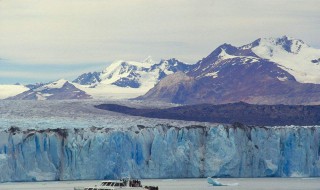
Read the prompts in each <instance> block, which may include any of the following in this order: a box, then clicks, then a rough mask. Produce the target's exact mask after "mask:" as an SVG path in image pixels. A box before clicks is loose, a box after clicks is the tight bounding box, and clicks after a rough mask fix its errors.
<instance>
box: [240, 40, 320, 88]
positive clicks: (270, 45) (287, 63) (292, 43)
mask: <svg viewBox="0 0 320 190" xmlns="http://www.w3.org/2000/svg"><path fill="white" fill-rule="evenodd" d="M244 48H248V47H247V46H245V47H244ZM252 51H253V52H254V53H255V54H256V55H258V56H259V57H261V58H265V59H269V60H270V61H273V62H275V63H277V64H278V65H279V67H280V68H282V69H284V70H285V71H287V72H288V73H290V74H291V75H293V76H294V77H295V78H296V80H297V81H298V82H300V83H315V84H320V74H319V73H320V65H319V64H316V63H315V62H316V61H314V60H318V59H319V58H320V50H319V49H315V48H312V47H310V46H308V45H307V44H305V43H304V42H303V41H301V40H297V39H294V38H289V37H286V36H284V37H282V38H263V39H260V40H258V45H256V46H254V47H253V48H252Z"/></svg>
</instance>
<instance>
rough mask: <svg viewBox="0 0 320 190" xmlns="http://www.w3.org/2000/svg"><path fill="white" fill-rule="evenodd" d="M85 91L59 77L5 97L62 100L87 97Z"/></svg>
mask: <svg viewBox="0 0 320 190" xmlns="http://www.w3.org/2000/svg"><path fill="white" fill-rule="evenodd" d="M89 98H91V96H90V95H88V94H87V93H86V92H84V91H82V90H80V89H78V88H76V87H75V86H74V85H73V84H71V83H69V82H68V81H67V80H64V79H60V80H58V81H55V82H51V83H48V84H40V85H34V86H33V87H32V88H31V89H30V90H27V91H25V92H23V93H21V94H18V95H16V96H12V97H9V98H7V99H8V100H64V99H89Z"/></svg>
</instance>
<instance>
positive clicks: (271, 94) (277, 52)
mask: <svg viewBox="0 0 320 190" xmlns="http://www.w3.org/2000/svg"><path fill="white" fill-rule="evenodd" d="M319 57H320V50H318V49H314V48H311V47H309V46H308V45H306V44H305V43H304V42H302V41H301V40H295V39H291V38H288V37H286V36H284V37H282V38H276V39H273V38H269V39H258V40H256V41H254V42H253V43H250V44H248V45H245V46H241V47H235V46H232V45H230V44H223V45H221V46H220V47H218V48H217V49H215V50H214V51H213V52H212V53H211V54H210V55H208V56H207V57H206V58H204V59H202V60H201V61H199V62H198V63H196V65H194V67H193V68H192V69H191V70H190V71H188V72H187V73H186V74H184V73H176V74H173V75H171V76H168V77H167V78H164V79H163V80H162V81H160V82H159V83H158V84H157V85H156V86H155V87H154V88H152V89H151V90H150V91H148V92H147V93H146V94H145V95H144V96H141V97H139V98H138V99H144V100H162V101H167V102H174V103H184V104H185V103H186V104H197V103H213V104H221V103H228V102H238V101H244V102H249V103H258V104H317V103H320V98H319V97H320V84H319V83H320V80H319V79H320V78H319V76H320V75H319V74H318V73H320V64H319V63H318V61H317V60H318V59H319Z"/></svg>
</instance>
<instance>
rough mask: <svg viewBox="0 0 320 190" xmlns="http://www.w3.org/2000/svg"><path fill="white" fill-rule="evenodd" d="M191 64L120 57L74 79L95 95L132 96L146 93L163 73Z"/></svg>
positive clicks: (184, 68)
mask: <svg viewBox="0 0 320 190" xmlns="http://www.w3.org/2000/svg"><path fill="white" fill-rule="evenodd" d="M190 67H191V66H190V65H187V64H185V63H183V62H181V61H179V60H177V59H169V60H161V61H160V62H159V63H156V62H155V61H153V60H152V59H151V58H150V57H148V58H147V59H145V60H144V61H141V62H138V61H123V60H119V61H115V62H113V63H112V64H111V65H109V66H108V67H107V68H106V69H104V70H103V71H102V72H95V73H85V74H82V75H81V76H79V77H78V78H77V79H75V80H74V81H73V82H74V83H77V84H79V85H76V86H77V87H78V88H80V89H82V90H83V91H86V92H87V93H88V94H90V95H92V96H93V97H94V98H134V97H137V96H139V95H142V94H144V93H146V92H147V91H148V90H149V89H151V88H152V87H154V85H155V84H156V83H158V82H159V80H161V79H162V78H164V77H165V76H167V75H169V74H172V73H175V72H177V71H181V72H186V71H188V70H189V68H190ZM84 84H85V85H84Z"/></svg>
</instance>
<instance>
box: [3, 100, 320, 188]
mask: <svg viewBox="0 0 320 190" xmlns="http://www.w3.org/2000/svg"><path fill="white" fill-rule="evenodd" d="M94 104H96V102H93V103H92V102H89V101H88V102H86V101H84V102H64V101H61V102H59V101H58V102H50V103H48V102H32V101H30V102H28V101H26V102H23V103H19V102H18V103H16V104H12V103H11V102H8V101H6V102H1V101H0V105H1V109H0V116H1V117H0V181H1V182H5V181H43V180H78V179H112V178H120V177H128V176H131V177H134V178H189V177H209V176H216V177H266V176H280V177H297V176H300V177H301V176H303V177H309V176H320V158H319V155H320V126H305V127H297V126H284V127H248V126H243V125H241V124H237V125H228V124H213V123H204V122H201V123H200V122H184V121H174V120H163V119H151V118H141V117H134V116H126V115H122V114H116V113H112V112H107V111H103V110H96V109H94V108H93V106H91V105H94ZM63 105H64V106H63ZM66 105H68V106H66ZM4 106H6V107H4ZM64 109H65V110H64ZM27 110H29V112H27ZM68 114H69V115H68ZM40 116H42V117H40ZM67 116H68V117H67ZM9 120H10V121H9ZM39 120H41V121H39ZM19 122H20V123H19ZM13 124H15V125H13ZM20 124H21V125H20Z"/></svg>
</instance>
